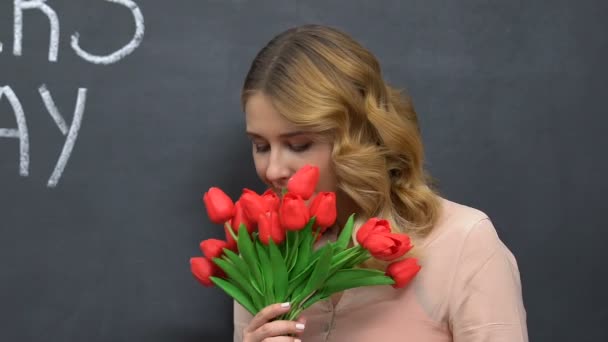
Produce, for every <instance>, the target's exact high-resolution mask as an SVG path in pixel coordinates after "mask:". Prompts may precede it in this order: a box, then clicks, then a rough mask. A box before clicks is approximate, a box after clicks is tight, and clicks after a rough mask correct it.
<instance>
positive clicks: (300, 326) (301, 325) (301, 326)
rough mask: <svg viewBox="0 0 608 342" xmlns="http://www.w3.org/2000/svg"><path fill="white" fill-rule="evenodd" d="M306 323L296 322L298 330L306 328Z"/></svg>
mask: <svg viewBox="0 0 608 342" xmlns="http://www.w3.org/2000/svg"><path fill="white" fill-rule="evenodd" d="M304 327H305V325H304V324H302V323H296V329H298V330H304Z"/></svg>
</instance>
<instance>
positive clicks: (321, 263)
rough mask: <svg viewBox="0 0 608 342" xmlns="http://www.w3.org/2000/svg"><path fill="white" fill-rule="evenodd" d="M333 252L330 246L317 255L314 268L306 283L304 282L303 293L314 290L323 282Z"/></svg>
mask: <svg viewBox="0 0 608 342" xmlns="http://www.w3.org/2000/svg"><path fill="white" fill-rule="evenodd" d="M332 254H333V249H332V248H327V249H325V251H324V252H323V253H322V254H321V256H320V257H319V260H318V261H317V262H316V265H315V268H314V270H313V271H312V274H311V275H310V278H309V279H308V283H307V284H306V288H305V289H304V293H311V292H313V291H316V290H317V289H318V288H319V287H321V286H322V285H323V283H325V280H326V278H327V274H328V273H329V268H330V266H331V257H332Z"/></svg>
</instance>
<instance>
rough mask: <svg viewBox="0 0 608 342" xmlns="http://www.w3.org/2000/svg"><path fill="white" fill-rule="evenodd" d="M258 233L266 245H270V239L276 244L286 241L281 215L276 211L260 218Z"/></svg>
mask: <svg viewBox="0 0 608 342" xmlns="http://www.w3.org/2000/svg"><path fill="white" fill-rule="evenodd" d="M258 232H259V234H260V235H259V237H260V241H262V243H263V244H265V245H268V243H269V241H270V238H272V241H273V242H274V243H275V244H280V243H282V242H283V241H285V231H284V230H283V229H282V228H281V224H280V222H279V213H277V212H276V211H269V212H267V213H265V214H261V215H260V217H259V218H258Z"/></svg>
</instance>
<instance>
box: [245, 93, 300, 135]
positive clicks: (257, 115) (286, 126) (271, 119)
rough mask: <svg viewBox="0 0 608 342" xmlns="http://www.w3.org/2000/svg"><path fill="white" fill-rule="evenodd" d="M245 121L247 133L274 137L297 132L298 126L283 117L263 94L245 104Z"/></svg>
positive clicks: (257, 94) (252, 97) (253, 97)
mask: <svg viewBox="0 0 608 342" xmlns="http://www.w3.org/2000/svg"><path fill="white" fill-rule="evenodd" d="M245 120H246V123H247V131H250V132H253V133H257V134H271V135H272V134H282V133H286V132H288V131H294V130H297V126H296V125H294V124H293V123H291V122H290V121H288V120H287V119H286V118H285V117H283V116H282V115H281V113H279V111H278V110H277V109H276V108H275V107H274V105H273V104H272V101H271V99H270V98H269V97H268V96H267V95H264V94H263V93H256V94H254V95H252V96H251V97H249V99H248V100H247V103H246V104H245Z"/></svg>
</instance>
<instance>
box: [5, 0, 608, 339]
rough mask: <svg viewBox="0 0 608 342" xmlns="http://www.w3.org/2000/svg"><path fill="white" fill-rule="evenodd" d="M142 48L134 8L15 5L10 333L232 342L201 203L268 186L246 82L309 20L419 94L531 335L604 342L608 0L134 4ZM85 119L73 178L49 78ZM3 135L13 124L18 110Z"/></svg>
mask: <svg viewBox="0 0 608 342" xmlns="http://www.w3.org/2000/svg"><path fill="white" fill-rule="evenodd" d="M136 2H137V4H138V5H139V7H140V9H141V11H142V13H143V15H144V19H145V25H146V31H145V36H144V39H143V42H142V44H141V45H140V46H139V47H138V48H137V49H136V50H135V51H134V52H133V53H132V54H130V55H128V56H127V57H125V58H124V59H122V60H121V61H119V62H118V63H115V64H111V65H106V66H103V65H95V64H92V63H89V62H86V61H85V60H83V59H82V58H80V57H79V56H77V55H76V54H75V53H74V51H73V50H72V49H71V47H70V39H69V38H70V36H71V35H72V34H73V33H74V32H76V31H78V32H79V33H80V43H81V46H82V47H83V48H84V49H86V50H88V51H90V52H91V53H97V54H107V53H109V52H112V51H114V50H117V49H119V48H120V47H121V46H123V45H124V44H126V43H127V42H128V41H129V40H130V39H131V37H132V35H133V32H134V29H135V25H134V22H133V19H132V16H131V12H130V11H129V10H128V9H127V8H126V7H123V6H120V5H118V4H114V3H110V2H107V1H101V0H97V1H94V0H88V1H65V0H64V1H52V0H49V1H47V4H48V5H49V6H51V7H52V8H53V9H54V10H55V11H56V13H57V15H58V17H59V21H60V28H61V31H60V46H59V57H58V61H57V62H55V63H51V62H49V61H48V57H47V56H48V46H49V23H48V19H47V18H46V16H45V15H43V14H42V12H40V11H38V10H26V11H25V12H24V29H23V53H22V56H19V57H17V56H14V55H13V53H12V45H13V3H12V1H8V0H6V1H2V2H1V3H0V42H2V44H3V51H2V52H1V53H0V86H5V85H8V86H10V87H11V88H12V89H13V90H14V92H15V93H16V95H17V96H18V98H19V100H20V101H21V103H22V104H23V107H24V111H25V115H26V119H27V125H28V130H29V138H30V139H29V143H30V158H31V161H30V167H29V173H30V174H29V176H27V177H22V176H20V175H19V171H18V167H19V142H18V140H17V139H6V138H0V327H1V329H0V340H2V341H113V342H118V341H129V342H132V341H147V342H152V341H229V340H231V338H232V306H231V301H230V300H229V298H228V297H227V296H226V295H224V294H223V293H221V292H220V291H219V290H217V289H206V288H203V287H201V286H200V285H199V284H198V283H197V282H196V281H195V280H194V279H193V277H192V276H191V274H190V271H189V264H188V260H189V258H190V257H191V256H196V255H199V254H200V252H199V250H198V243H199V242H200V241H201V240H202V239H205V238H210V237H219V236H222V234H223V231H222V230H221V228H220V227H218V226H215V225H213V224H211V223H210V222H209V221H208V220H207V218H206V215H205V212H204V207H203V205H202V203H201V201H200V198H201V196H202V193H203V192H204V191H205V190H206V189H207V188H209V187H210V186H220V187H222V188H223V189H225V190H226V191H227V192H228V193H229V194H230V195H231V196H233V197H236V196H237V195H238V194H239V193H240V190H241V189H242V188H243V187H251V188H254V189H257V190H261V187H260V183H259V182H258V181H257V179H256V177H255V173H254V169H253V166H252V161H251V156H250V147H249V144H248V141H247V139H246V137H245V135H244V121H243V113H242V111H241V108H240V104H239V95H240V87H241V84H242V80H243V78H244V76H245V73H246V71H247V69H248V67H249V63H250V62H251V60H252V58H253V57H254V55H255V53H256V52H257V51H258V50H259V49H260V48H261V47H262V46H263V45H264V44H265V43H266V42H267V41H268V40H269V39H270V38H272V37H273V36H274V35H276V34H278V33H279V32H281V31H283V30H284V29H287V28H288V27H291V26H294V25H298V24H304V23H322V24H327V25H331V26H335V27H338V28H340V29H342V30H345V31H346V32H348V33H350V34H351V35H352V36H353V37H355V38H356V39H357V40H358V41H360V42H361V43H362V44H364V45H365V46H366V47H368V48H369V49H371V50H372V52H374V53H375V54H376V56H377V57H378V59H379V60H380V62H381V64H382V66H383V72H384V76H385V78H386V79H387V80H388V82H389V83H391V84H392V85H394V86H396V87H398V88H405V89H407V90H408V91H409V93H410V94H411V95H412V97H413V100H414V103H415V105H416V109H417V111H418V113H419V116H420V121H421V126H422V131H423V136H424V142H425V147H426V153H427V165H428V168H429V170H430V171H431V173H432V174H433V175H434V176H435V177H436V178H437V179H438V180H439V181H440V189H441V191H442V192H443V194H444V195H445V196H446V197H447V198H449V199H451V200H454V201H457V202H460V203H463V204H467V205H470V206H473V207H476V208H479V209H481V210H483V211H485V212H486V213H488V214H489V215H490V217H491V218H492V219H493V221H494V224H495V226H496V228H497V230H498V232H499V234H500V236H501V238H502V239H503V241H504V242H505V243H506V244H507V245H508V246H509V248H510V249H511V250H512V251H513V253H514V254H515V256H516V258H517V260H518V263H519V267H520V271H521V276H522V283H523V290H524V301H525V306H526V309H527V313H528V327H529V333H530V340H531V341H571V340H577V341H605V340H608V329H607V328H606V326H605V325H606V322H607V321H608V311H607V310H608V306H607V305H606V304H607V302H608V301H607V300H606V299H607V295H606V290H605V288H606V287H607V285H608V281H607V274H606V267H605V265H606V262H605V260H606V257H607V256H608V255H607V253H606V248H605V239H606V237H607V234H606V224H605V223H604V217H605V216H604V215H606V212H607V210H608V205H606V200H605V198H604V196H605V194H606V191H607V190H608V186H607V184H608V182H607V181H606V179H605V175H606V174H607V171H608V167H607V166H608V163H607V161H606V146H607V143H608V139H607V138H606V135H605V134H604V133H605V130H606V128H607V125H606V123H607V119H606V102H605V100H606V90H608V87H607V85H608V81H607V79H608V77H607V76H608V72H607V67H606V61H608V39H607V35H606V32H608V21H606V17H607V15H608V5H607V3H606V2H605V1H599V0H598V1H577V2H574V1H565V0H559V1H534V2H532V1H471V0H467V1H440V0H427V1H363V0H358V1H306V2H301V1H300V2H298V1H284V0H275V1H244V0H241V1H236V0H235V1H226V0H222V1H220V0H216V1H200V0H199V1H186V0H181V1H152V0H147V1H136ZM42 84H46V85H47V86H48V89H49V91H50V92H51V94H52V96H53V99H54V100H55V102H56V104H57V106H58V107H59V109H60V111H61V113H62V115H63V116H64V117H65V118H66V121H67V122H68V124H69V123H71V120H72V115H73V114H72V113H73V110H74V104H75V101H76V93H77V90H78V88H79V87H82V88H87V89H88V96H87V103H86V109H85V112H84V116H83V121H82V127H81V129H80V132H79V136H78V139H77V141H76V144H75V147H74V150H73V152H72V154H71V158H70V160H69V162H68V164H67V167H66V169H65V171H64V172H63V176H62V178H61V179H60V181H59V184H58V185H57V186H56V187H54V188H51V187H47V181H48V179H49V177H50V175H51V172H52V170H53V168H54V166H55V163H56V162H57V158H58V157H59V154H60V152H61V149H62V147H63V143H64V141H65V138H64V137H63V136H62V135H61V133H60V131H59V130H58V128H57V126H56V125H55V123H54V122H53V120H52V119H51V116H50V115H49V114H48V113H47V111H46V109H45V107H44V105H43V102H42V100H41V98H40V95H39V94H38V87H40V86H41V85H42ZM0 128H16V123H15V118H14V116H13V114H12V109H11V107H10V106H9V105H8V101H6V98H5V97H3V99H2V100H1V101H0Z"/></svg>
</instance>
